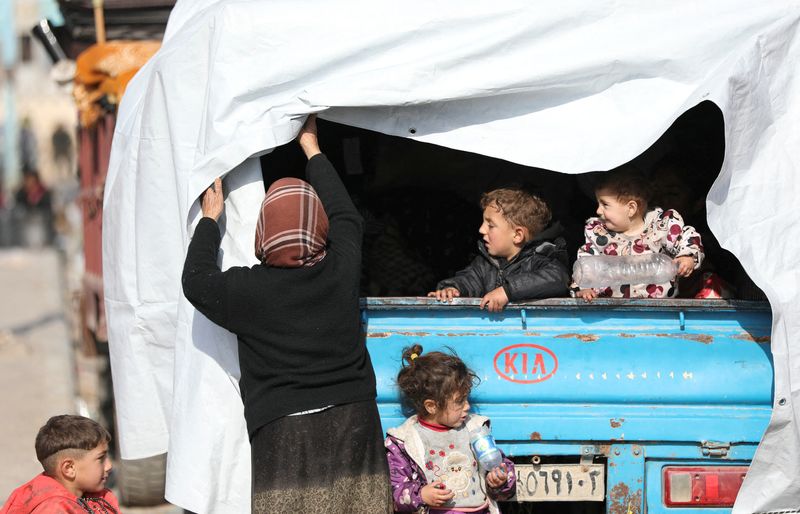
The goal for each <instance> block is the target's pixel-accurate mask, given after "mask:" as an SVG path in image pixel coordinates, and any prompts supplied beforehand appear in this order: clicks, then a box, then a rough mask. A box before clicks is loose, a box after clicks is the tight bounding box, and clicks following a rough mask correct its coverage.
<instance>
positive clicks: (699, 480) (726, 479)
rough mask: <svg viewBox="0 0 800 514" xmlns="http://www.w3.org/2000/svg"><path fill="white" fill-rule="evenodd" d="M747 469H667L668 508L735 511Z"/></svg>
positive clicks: (665, 491)
mask: <svg viewBox="0 0 800 514" xmlns="http://www.w3.org/2000/svg"><path fill="white" fill-rule="evenodd" d="M745 474H747V466H696V467H677V466H666V467H665V468H664V474H663V487H662V490H663V491H664V505H666V506H667V507H697V506H704V507H732V506H733V502H734V501H736V495H737V494H739V488H740V487H742V480H744V476H745Z"/></svg>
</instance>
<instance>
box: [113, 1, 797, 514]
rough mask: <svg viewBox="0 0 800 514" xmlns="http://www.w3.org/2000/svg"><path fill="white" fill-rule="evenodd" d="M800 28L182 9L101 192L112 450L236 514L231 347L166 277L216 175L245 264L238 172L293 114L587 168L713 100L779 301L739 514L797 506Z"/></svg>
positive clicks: (740, 231) (548, 11)
mask: <svg viewBox="0 0 800 514" xmlns="http://www.w3.org/2000/svg"><path fill="white" fill-rule="evenodd" d="M798 21H800V6H798V3H797V2H789V1H786V0H781V1H753V0H706V1H704V2H695V1H681V2H675V1H671V0H670V1H657V0H656V1H651V2H639V1H635V0H630V1H616V0H615V1H611V0H598V1H594V2H574V1H563V0H551V1H542V2H528V1H520V2H455V1H440V2H425V3H422V2H411V3H409V2H360V1H354V0H340V1H338V2H321V1H311V0H308V1H298V0H292V1H287V0H271V1H238V2H233V1H230V2H225V1H213V0H205V1H188V0H182V1H180V2H179V3H178V5H177V6H176V8H175V10H174V12H173V15H172V18H171V19H170V25H169V27H168V31H167V37H166V38H165V41H164V45H163V47H162V49H161V50H160V51H159V52H158V53H157V54H156V55H155V57H154V58H153V59H152V60H151V61H150V62H149V63H148V64H147V65H146V66H145V67H144V68H143V69H142V70H141V72H140V73H139V74H138V75H137V76H136V77H135V79H134V80H133V81H132V82H131V84H130V86H129V87H128V91H127V93H126V94H125V97H124V100H123V102H122V106H121V108H120V112H119V119H118V124H117V128H116V133H115V137H114V146H113V152H112V158H111V165H110V168H109V173H108V180H107V183H106V192H105V207H104V209H105V211H104V215H105V219H104V227H105V228H104V234H103V240H104V263H105V266H104V269H105V294H106V307H107V315H108V321H109V337H110V342H111V350H112V354H111V355H112V365H113V371H114V378H115V393H116V395H117V408H118V416H119V418H118V419H119V424H120V432H121V438H122V440H121V443H122V453H123V456H125V457H128V458H136V457H144V456H148V455H153V454H156V453H161V452H164V451H166V450H169V465H168V479H167V498H168V499H169V500H170V501H172V502H173V503H176V504H178V505H180V506H183V507H185V508H188V509H190V510H192V511H194V512H198V513H204V512H215V513H222V512H232V513H240V512H247V511H248V510H249V467H250V460H249V448H248V443H247V436H246V433H245V425H244V420H243V418H242V406H241V402H240V399H239V396H238V389H237V378H238V373H239V371H238V365H237V356H236V341H235V338H234V337H233V336H232V335H231V334H229V333H228V332H226V331H224V330H222V329H219V328H218V327H216V326H215V325H213V324H211V323H210V322H208V321H207V320H206V319H204V318H203V317H202V316H200V315H198V314H196V313H195V312H194V310H193V309H192V308H191V307H190V306H189V305H188V304H187V302H186V301H185V300H184V299H183V296H182V293H181V289H180V272H181V268H182V264H183V259H184V252H185V248H186V246H187V242H188V237H189V235H190V234H191V227H192V225H193V224H194V223H196V221H197V219H198V216H199V213H198V206H197V204H196V202H195V199H196V198H197V196H198V195H199V194H200V193H201V191H202V190H203V189H204V188H205V187H206V186H207V185H208V184H209V183H211V181H212V180H213V179H214V178H215V177H217V176H220V175H223V174H226V173H228V172H230V171H231V170H234V172H233V173H230V174H229V175H228V182H227V187H228V188H229V189H230V190H231V193H230V196H229V197H228V199H227V202H226V209H227V231H226V233H225V236H224V238H223V243H222V247H223V252H224V254H223V255H224V257H223V265H224V267H228V266H232V265H240V264H246V263H252V262H253V260H254V257H253V255H252V248H253V244H252V238H253V226H254V223H255V216H256V215H257V211H258V205H259V202H260V199H261V195H262V194H263V186H262V184H261V183H260V175H259V172H258V164H257V159H252V158H251V159H248V158H249V157H251V156H253V155H255V154H257V153H259V152H263V151H266V150H268V149H270V148H273V147H275V146H277V145H280V144H283V143H286V142H288V141H290V140H291V139H293V137H294V135H295V134H296V133H297V131H298V130H299V128H300V126H301V123H302V121H303V120H304V117H305V115H306V114H308V113H311V112H320V113H321V116H322V117H324V118H326V119H330V120H334V121H337V122H342V123H346V124H350V125H354V126H358V127H363V128H368V129H372V130H376V131H380V132H383V133H387V134H393V135H398V136H405V137H410V138H412V139H417V140H420V141H427V142H432V143H436V144H439V145H444V146H448V147H452V148H458V149H464V150H469V151H472V152H477V153H482V154H486V155H490V156H495V157H501V158H503V159H507V160H511V161H515V162H518V163H522V164H525V165H530V166H536V167H541V168H547V169H553V170H559V171H563V172H567V173H581V172H586V171H591V170H604V169H609V168H612V167H615V166H617V165H619V164H621V163H624V162H626V161H628V160H630V159H632V158H633V157H636V156H637V155H639V154H640V153H641V152H642V151H643V150H645V149H646V148H648V147H649V146H650V145H651V144H652V143H653V142H654V141H655V140H656V139H657V138H658V137H659V136H660V135H661V134H662V133H663V132H664V131H665V130H666V129H667V128H668V127H669V126H670V124H671V123H672V122H673V121H674V120H675V119H676V118H677V117H678V116H679V115H680V114H682V113H683V112H684V111H686V110H687V109H688V108H690V107H692V106H694V105H696V104H697V103H699V102H701V101H703V100H711V101H713V102H714V103H716V105H717V106H719V108H720V109H721V110H722V112H723V114H724V119H725V133H726V155H725V163H724V166H723V169H722V172H721V174H720V176H719V178H718V179H717V181H716V183H715V184H714V186H713V188H712V190H711V193H710V195H709V197H708V213H709V221H710V225H711V227H712V229H713V231H714V233H715V234H716V235H717V236H718V239H719V240H720V242H721V243H722V244H723V245H724V246H725V247H726V248H728V249H730V250H731V251H732V252H733V253H735V254H736V256H737V257H739V259H740V260H741V262H742V263H743V265H744V266H745V268H746V270H747V271H748V273H749V274H750V276H751V277H752V278H753V280H754V281H755V282H756V283H757V284H758V285H759V286H760V287H761V288H762V289H763V290H764V291H765V292H766V294H767V296H768V297H769V299H770V302H771V304H772V306H773V310H774V313H773V315H774V326H773V337H772V349H773V354H774V357H775V398H776V403H775V409H774V414H773V419H772V423H771V425H770V428H769V429H768V432H767V434H766V436H765V438H764V441H763V442H762V445H761V447H760V449H759V451H758V452H757V454H756V458H755V460H754V462H753V465H752V467H751V472H750V474H749V476H748V479H747V481H746V482H745V484H744V487H743V489H742V493H741V495H740V498H739V502H738V504H737V506H736V509H735V511H734V512H737V513H749V512H752V511H755V510H766V509H775V508H790V507H791V508H796V507H798V503H799V502H800V500H798V498H800V481H798V480H797V477H798V476H800V436H799V435H798V427H800V392H798V390H799V389H800V355H799V354H798V345H797V341H796V340H797V337H798V334H800V326H799V325H798V324H800V307H798V306H799V305H800V280H798V270H800V248H799V246H800V245H798V241H800V223H798V222H800V216H798V215H797V211H796V210H795V208H794V200H795V196H796V194H797V193H798V178H800V173H799V172H800V164H799V163H800V84H798V80H797V76H796V73H795V70H796V69H797V65H798V63H800V41H798V37H797V36H798V33H799V32H798ZM412 129H413V134H412ZM793 339H794V340H795V344H794V345H791V344H790V341H792V340H793ZM726 378H728V377H721V379H726ZM779 399H780V400H783V401H782V402H781V404H779V402H778V400H779Z"/></svg>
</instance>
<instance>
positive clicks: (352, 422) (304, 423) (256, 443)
mask: <svg viewBox="0 0 800 514" xmlns="http://www.w3.org/2000/svg"><path fill="white" fill-rule="evenodd" d="M250 443H251V448H252V449H251V452H252V453H251V455H252V461H253V509H252V510H253V514H265V513H270V514H283V513H285V514H290V513H291V514H301V513H302V514H337V513H340V514H383V513H389V514H390V513H391V512H393V510H392V497H391V488H390V484H389V470H388V465H387V461H386V452H385V450H384V446H383V432H382V430H381V423H380V418H379V417H378V409H377V406H376V405H375V402H374V401H367V402H357V403H350V404H345V405H336V406H334V407H331V408H329V409H326V410H324V411H321V412H316V413H313V414H304V415H301V416H286V417H283V418H280V419H278V420H275V421H273V422H272V423H269V424H267V425H264V426H263V427H261V428H260V429H259V430H258V431H257V432H256V434H255V436H254V437H253V439H252V441H250Z"/></svg>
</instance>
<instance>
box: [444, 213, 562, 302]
mask: <svg viewBox="0 0 800 514" xmlns="http://www.w3.org/2000/svg"><path fill="white" fill-rule="evenodd" d="M560 231H561V227H560V225H559V224H554V225H553V226H551V227H550V228H548V229H547V230H545V231H544V232H542V233H541V234H540V235H539V236H538V237H536V238H535V239H533V240H532V241H530V242H529V243H528V244H526V245H525V246H524V247H523V248H522V250H521V251H520V252H519V254H517V256H516V257H515V258H514V259H512V260H511V261H502V260H499V259H496V258H495V257H492V256H491V255H489V253H488V252H487V251H486V246H485V245H484V244H483V241H479V242H478V252H479V253H480V255H478V256H477V257H476V258H475V260H473V261H472V263H471V264H470V265H469V266H467V267H466V268H464V269H463V270H461V271H459V272H458V273H456V276H455V277H453V278H448V279H445V280H442V281H441V282H439V283H438V284H437V286H436V289H444V288H446V287H455V288H456V289H458V292H459V293H460V294H461V296H462V297H482V296H484V295H485V294H487V293H489V292H490V291H493V290H494V289H496V288H498V287H502V288H503V289H504V290H505V292H506V296H508V300H509V301H510V302H519V301H523V300H532V299H535V298H552V297H558V296H566V295H567V288H568V286H569V282H570V275H569V272H568V271H567V262H568V259H567V250H566V247H567V245H566V242H565V241H564V239H563V238H561V237H557V238H555V239H552V240H548V237H547V236H548V235H550V234H554V233H555V234H557V233H559V232H560Z"/></svg>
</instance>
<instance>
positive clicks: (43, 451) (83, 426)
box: [36, 414, 111, 473]
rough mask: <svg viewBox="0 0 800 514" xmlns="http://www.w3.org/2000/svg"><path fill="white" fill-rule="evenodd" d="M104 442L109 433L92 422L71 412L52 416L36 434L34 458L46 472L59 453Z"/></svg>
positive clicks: (108, 440) (51, 467)
mask: <svg viewBox="0 0 800 514" xmlns="http://www.w3.org/2000/svg"><path fill="white" fill-rule="evenodd" d="M104 442H105V443H109V442H111V434H109V433H108V430H106V429H105V428H103V427H102V426H101V425H100V424H99V423H97V422H96V421H94V420H91V419H89V418H85V417H83V416H73V415H71V414H63V415H60V416H53V417H52V418H50V419H48V420H47V423H45V424H44V426H43V427H42V428H40V429H39V433H38V434H36V458H37V459H38V460H39V462H41V464H42V467H43V468H44V470H45V471H46V472H48V473H49V472H52V471H53V468H54V467H55V465H56V454H58V453H59V452H61V451H63V450H75V451H76V453H82V452H86V451H89V450H93V449H95V448H97V446H98V445H99V444H101V443H104Z"/></svg>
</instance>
